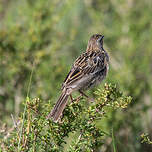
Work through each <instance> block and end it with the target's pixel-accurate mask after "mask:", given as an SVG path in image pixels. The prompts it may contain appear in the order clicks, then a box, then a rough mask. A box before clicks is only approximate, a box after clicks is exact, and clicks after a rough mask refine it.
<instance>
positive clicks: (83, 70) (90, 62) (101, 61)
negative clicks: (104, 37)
mask: <svg viewBox="0 0 152 152" xmlns="http://www.w3.org/2000/svg"><path fill="white" fill-rule="evenodd" d="M104 67H105V53H104V51H92V52H85V53H83V54H82V55H81V56H80V57H78V58H77V59H76V61H75V62H74V64H73V66H72V68H71V70H70V72H69V73H68V75H67V77H66V78H65V80H64V83H63V86H68V85H70V84H72V83H74V82H75V81H77V80H80V79H81V78H82V77H83V76H84V75H89V74H91V73H95V72H97V71H98V69H99V68H100V70H102V68H104Z"/></svg>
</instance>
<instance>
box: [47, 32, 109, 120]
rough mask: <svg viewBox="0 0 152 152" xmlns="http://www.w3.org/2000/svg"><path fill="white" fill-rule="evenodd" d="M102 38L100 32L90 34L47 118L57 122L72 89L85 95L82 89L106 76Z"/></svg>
mask: <svg viewBox="0 0 152 152" xmlns="http://www.w3.org/2000/svg"><path fill="white" fill-rule="evenodd" d="M103 38H104V36H103V35H100V34H94V35H92V36H91V38H90V40H89V41H88V46H87V49H86V52H84V53H82V54H81V55H80V56H79V57H78V58H77V59H76V61H75V62H74V64H73V66H72V68H71V70H70V72H69V73H68V75H67V76H66V78H65V80H64V82H63V85H62V93H61V95H60V97H59V99H58V101H57V103H56V104H55V106H54V108H53V110H52V111H51V112H50V114H49V115H48V117H47V118H52V119H53V121H55V122H57V121H58V120H59V118H60V116H61V115H62V112H63V110H64V108H65V106H66V105H67V101H68V97H69V96H70V97H72V96H71V94H72V92H73V91H79V92H80V93H81V94H82V95H85V94H84V93H83V91H84V90H87V89H89V88H91V87H93V86H95V85H98V84H99V83H100V82H101V81H102V80H103V79H104V78H105V77H106V75H107V72H108V69H109V56H108V53H107V52H106V51H105V50H104V49H103ZM85 96H86V95H85Z"/></svg>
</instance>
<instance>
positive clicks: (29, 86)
mask: <svg viewBox="0 0 152 152" xmlns="http://www.w3.org/2000/svg"><path fill="white" fill-rule="evenodd" d="M34 65H35V64H34V63H33V65H32V71H31V74H30V79H29V83H28V88H27V95H26V102H25V107H24V112H23V122H22V125H21V129H20V135H19V142H18V152H19V151H20V144H21V138H22V132H23V126H24V120H25V114H26V109H27V102H28V101H29V93H30V88H31V81H32V76H33V71H34Z"/></svg>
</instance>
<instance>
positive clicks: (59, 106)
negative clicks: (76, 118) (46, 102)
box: [47, 91, 69, 122]
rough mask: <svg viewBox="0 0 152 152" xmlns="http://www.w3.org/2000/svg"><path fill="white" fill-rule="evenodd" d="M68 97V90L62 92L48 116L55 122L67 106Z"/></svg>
mask: <svg viewBox="0 0 152 152" xmlns="http://www.w3.org/2000/svg"><path fill="white" fill-rule="evenodd" d="M68 97H69V94H67V93H66V91H64V92H62V94H61V95H60V97H59V99H58V101H57V103H56V104H55V106H54V108H53V109H52V111H51V112H50V114H49V115H48V117H47V118H52V119H53V121H54V122H57V121H58V119H59V118H60V116H61V114H62V112H63V110H64V108H65V106H66V105H67V101H68Z"/></svg>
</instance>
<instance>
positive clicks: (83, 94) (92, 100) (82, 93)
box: [79, 90, 94, 102]
mask: <svg viewBox="0 0 152 152" xmlns="http://www.w3.org/2000/svg"><path fill="white" fill-rule="evenodd" d="M79 92H80V94H81V96H85V97H86V98H87V99H88V100H89V101H91V102H94V99H93V98H90V97H89V96H87V95H86V94H85V93H84V92H83V91H82V90H79Z"/></svg>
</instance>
